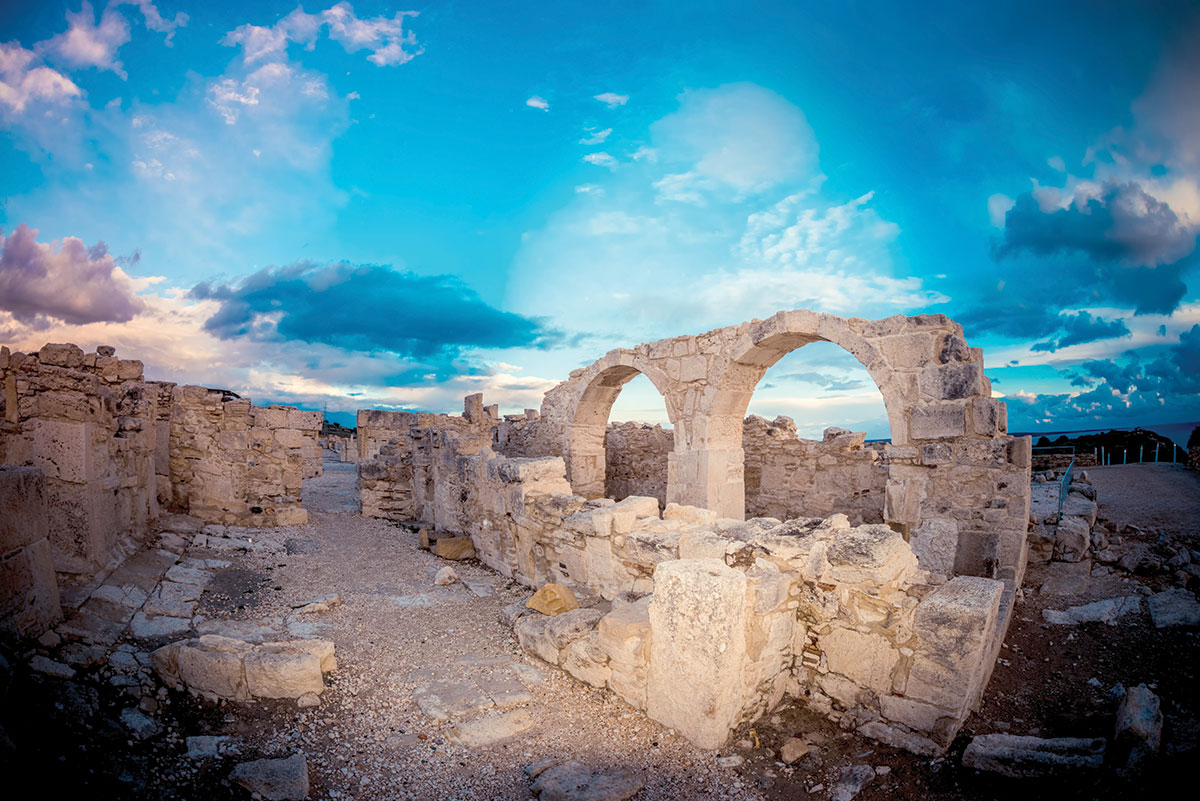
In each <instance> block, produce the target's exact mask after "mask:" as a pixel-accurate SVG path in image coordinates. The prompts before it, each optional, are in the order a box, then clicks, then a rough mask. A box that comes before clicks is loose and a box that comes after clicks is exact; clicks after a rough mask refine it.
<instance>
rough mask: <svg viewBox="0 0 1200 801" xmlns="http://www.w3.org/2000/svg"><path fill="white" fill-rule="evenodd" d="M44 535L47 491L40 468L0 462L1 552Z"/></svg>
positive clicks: (41, 538) (45, 532) (45, 529)
mask: <svg viewBox="0 0 1200 801" xmlns="http://www.w3.org/2000/svg"><path fill="white" fill-rule="evenodd" d="M46 536H47V509H46V495H45V492H44V478H43V474H42V471H41V469H39V468H37V467H10V466H0V556H3V555H4V554H6V553H8V552H9V551H12V550H13V549H15V548H21V547H23V546H25V545H30V544H31V543H34V542H37V541H38V540H44V539H46Z"/></svg>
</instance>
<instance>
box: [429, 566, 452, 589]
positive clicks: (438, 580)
mask: <svg viewBox="0 0 1200 801" xmlns="http://www.w3.org/2000/svg"><path fill="white" fill-rule="evenodd" d="M456 581H458V574H457V573H455V572H454V568H452V567H450V566H449V565H447V566H446V567H443V568H442V569H441V570H439V571H438V572H437V575H435V576H434V577H433V583H434V584H436V585H437V586H439V587H445V586H447V585H450V584H453V583H454V582H456Z"/></svg>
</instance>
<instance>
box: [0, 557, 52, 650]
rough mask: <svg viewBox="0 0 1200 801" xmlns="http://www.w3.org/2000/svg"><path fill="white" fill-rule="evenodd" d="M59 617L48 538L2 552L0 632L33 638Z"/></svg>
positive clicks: (0, 563) (0, 568) (0, 566)
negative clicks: (5, 552) (14, 549)
mask: <svg viewBox="0 0 1200 801" xmlns="http://www.w3.org/2000/svg"><path fill="white" fill-rule="evenodd" d="M61 619H62V604H61V602H60V600H59V594H58V581H57V579H56V577H55V574H54V560H53V556H52V554H51V551H50V542H49V541H48V540H47V539H46V538H45V537H43V538H42V539H40V540H38V541H37V542H34V543H31V544H29V545H25V546H23V547H20V548H19V549H17V550H16V551H15V552H14V551H10V552H8V553H7V554H5V556H4V559H3V561H0V633H4V634H9V635H11V636H15V637H17V638H21V639H24V638H34V637H37V636H39V635H41V634H42V633H43V632H45V631H46V630H47V629H49V628H50V627H51V626H52V625H54V624H55V623H57V622H58V621H59V620H61Z"/></svg>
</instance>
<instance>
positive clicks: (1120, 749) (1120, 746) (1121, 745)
mask: <svg viewBox="0 0 1200 801" xmlns="http://www.w3.org/2000/svg"><path fill="white" fill-rule="evenodd" d="M1162 727H1163V715H1162V709H1161V704H1160V703H1159V700H1158V696H1157V695H1155V694H1154V693H1153V692H1151V691H1150V689H1149V688H1148V687H1147V686H1146V685H1145V684H1139V685H1138V686H1136V687H1131V688H1130V689H1129V691H1128V692H1127V693H1125V698H1124V700H1122V701H1121V706H1120V707H1119V708H1118V709H1117V725H1116V730H1115V733H1114V734H1113V751H1114V756H1113V762H1114V763H1116V764H1117V765H1119V766H1120V768H1121V769H1122V770H1125V771H1129V772H1136V771H1138V770H1140V769H1141V768H1142V767H1144V766H1145V764H1146V762H1147V761H1148V760H1150V759H1151V758H1153V757H1154V755H1155V754H1157V753H1158V747H1159V744H1160V743H1161V741H1162Z"/></svg>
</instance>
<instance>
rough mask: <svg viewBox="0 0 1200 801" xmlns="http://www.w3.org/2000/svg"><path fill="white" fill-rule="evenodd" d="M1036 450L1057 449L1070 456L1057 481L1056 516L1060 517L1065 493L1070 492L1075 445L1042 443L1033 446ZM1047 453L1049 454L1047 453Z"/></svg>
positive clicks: (1073, 470) (1073, 472)
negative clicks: (1039, 445)
mask: <svg viewBox="0 0 1200 801" xmlns="http://www.w3.org/2000/svg"><path fill="white" fill-rule="evenodd" d="M1033 450H1034V451H1035V452H1036V451H1050V450H1057V451H1059V452H1062V453H1063V455H1064V456H1066V455H1067V454H1068V453H1069V454H1070V456H1071V462H1070V464H1068V465H1067V469H1066V470H1065V471H1064V472H1063V474H1062V478H1061V479H1059V481H1058V516H1059V519H1061V518H1062V510H1063V504H1065V503H1066V502H1067V495H1069V494H1070V492H1071V479H1072V478H1073V477H1074V476H1075V446H1074V445H1043V446H1042V447H1040V448H1034V449H1033ZM1047 455H1049V454H1047Z"/></svg>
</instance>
